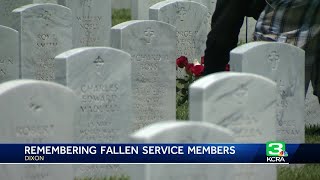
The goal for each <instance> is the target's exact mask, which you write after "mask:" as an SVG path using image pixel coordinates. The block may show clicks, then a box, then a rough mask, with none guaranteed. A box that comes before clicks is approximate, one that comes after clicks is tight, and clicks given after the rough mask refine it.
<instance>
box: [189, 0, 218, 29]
mask: <svg viewBox="0 0 320 180" xmlns="http://www.w3.org/2000/svg"><path fill="white" fill-rule="evenodd" d="M188 1H194V2H198V3H200V4H203V5H204V6H206V7H207V8H208V15H207V18H208V20H207V23H208V33H209V31H210V30H211V19H212V15H213V13H214V11H215V10H216V5H217V0H188Z"/></svg>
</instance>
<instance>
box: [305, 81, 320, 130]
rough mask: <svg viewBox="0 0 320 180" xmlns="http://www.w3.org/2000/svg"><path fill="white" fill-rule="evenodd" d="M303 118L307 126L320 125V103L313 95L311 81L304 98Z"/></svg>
mask: <svg viewBox="0 0 320 180" xmlns="http://www.w3.org/2000/svg"><path fill="white" fill-rule="evenodd" d="M305 120H306V125H307V126H319V125H320V104H319V100H318V97H317V96H315V95H313V87H312V85H311V83H310V85H309V89H308V92H307V96H306V100H305Z"/></svg>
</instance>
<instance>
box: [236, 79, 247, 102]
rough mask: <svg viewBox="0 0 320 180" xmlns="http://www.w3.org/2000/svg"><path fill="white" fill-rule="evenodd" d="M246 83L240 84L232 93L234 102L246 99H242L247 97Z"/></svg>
mask: <svg viewBox="0 0 320 180" xmlns="http://www.w3.org/2000/svg"><path fill="white" fill-rule="evenodd" d="M247 85H248V84H247V83H245V84H241V85H240V86H239V87H238V88H237V89H236V91H235V93H234V94H233V96H234V97H235V98H236V102H238V104H243V103H245V102H246V101H244V99H243V98H244V97H248V87H247Z"/></svg>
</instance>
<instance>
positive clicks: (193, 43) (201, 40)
mask: <svg viewBox="0 0 320 180" xmlns="http://www.w3.org/2000/svg"><path fill="white" fill-rule="evenodd" d="M207 13H208V8H206V7H205V6H204V5H202V4H199V3H196V2H191V1H181V0H176V1H174V0H170V1H163V2H160V3H157V4H155V5H153V6H152V7H150V19H152V20H158V21H162V22H166V23H168V24H171V25H173V26H175V27H176V28H177V35H176V36H177V42H176V44H177V52H176V58H179V57H180V56H186V57H187V58H188V59H189V62H193V61H194V60H195V59H197V60H198V61H200V59H201V57H202V56H204V50H205V44H206V40H207V35H208V23H207V22H206V21H207ZM177 75H178V77H182V76H183V75H185V71H184V69H180V68H179V69H178V71H177Z"/></svg>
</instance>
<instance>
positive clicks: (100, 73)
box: [55, 47, 132, 178]
mask: <svg viewBox="0 0 320 180" xmlns="http://www.w3.org/2000/svg"><path fill="white" fill-rule="evenodd" d="M130 58H131V57H130V55H129V54H128V53H126V52H123V51H121V50H117V49H113V48H107V47H83V48H77V49H73V50H69V51H67V52H64V53H62V54H60V55H58V56H57V57H56V58H55V65H56V82H59V83H61V84H63V85H65V86H67V87H69V88H71V89H72V90H74V92H75V93H76V95H77V96H78V97H79V99H80V100H81V102H80V103H81V104H80V106H79V107H78V111H79V112H78V113H79V119H78V120H77V123H76V126H75V129H76V131H75V142H76V143H119V142H121V141H123V139H124V138H126V137H127V136H128V135H129V130H130V127H131V126H132V125H131V124H130V123H131V115H132V113H131V104H132V101H131V99H132V97H131V59H130ZM120 170H121V169H120V166H119V165H81V166H76V167H75V175H76V177H78V178H84V177H100V178H101V177H108V176H112V175H117V174H119V173H120Z"/></svg>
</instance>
